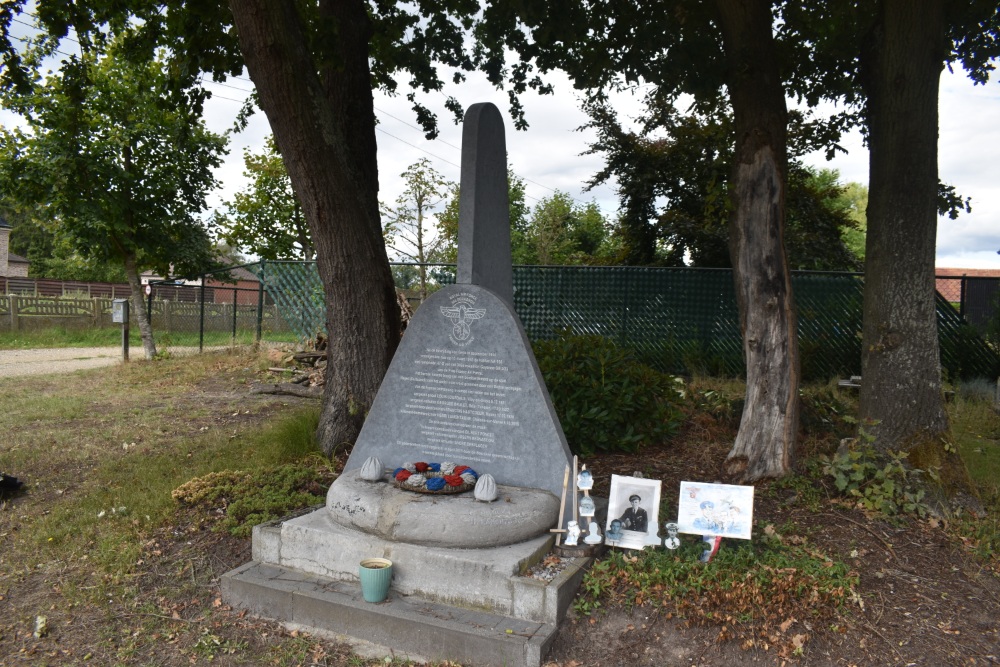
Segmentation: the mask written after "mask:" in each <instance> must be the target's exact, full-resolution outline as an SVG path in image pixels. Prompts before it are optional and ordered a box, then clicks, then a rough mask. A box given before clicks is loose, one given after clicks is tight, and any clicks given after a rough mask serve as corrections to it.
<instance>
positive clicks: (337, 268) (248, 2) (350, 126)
mask: <svg viewBox="0 0 1000 667" xmlns="http://www.w3.org/2000/svg"><path fill="white" fill-rule="evenodd" d="M296 6H297V3H291V2H272V1H270V0H229V7H230V9H231V11H232V13H233V18H234V23H235V25H236V29H237V32H238V34H239V41H240V48H241V50H242V51H243V56H244V59H245V62H246V66H247V70H248V71H249V73H250V77H251V78H252V79H253V81H254V83H255V85H256V86H257V92H258V95H259V97H260V104H261V107H262V108H263V109H264V112H265V113H266V114H267V118H268V121H269V122H270V125H271V130H272V131H273V132H274V137H275V141H276V143H277V146H278V149H279V150H280V152H281V155H282V157H283V158H284V160H285V165H286V167H287V169H288V175H289V177H290V179H291V182H292V187H293V188H294V190H295V192H296V194H297V195H298V198H299V202H300V203H301V204H302V212H303V215H304V217H305V219H306V221H307V223H308V224H309V227H310V229H311V231H312V235H313V240H314V244H315V250H316V261H317V266H318V268H319V274H320V278H321V280H322V282H323V289H324V292H325V299H326V309H327V322H326V325H327V332H328V334H329V343H328V345H329V347H328V354H329V357H330V359H331V363H330V364H328V365H327V371H326V391H325V394H324V399H323V412H322V415H321V418H320V425H319V431H318V433H317V438H318V439H319V442H320V444H321V446H322V447H323V450H324V451H325V452H327V453H328V454H330V453H332V452H333V451H335V450H336V449H338V448H340V447H343V446H348V445H351V444H353V442H354V440H355V439H356V438H357V435H358V433H359V431H360V429H361V425H362V423H363V422H364V418H365V415H366V414H367V412H368V409H369V407H370V406H371V403H372V401H373V400H374V398H375V394H376V392H377V391H378V387H379V384H380V383H381V381H382V377H383V376H384V374H385V371H386V369H387V368H388V365H389V361H390V360H391V359H392V355H393V352H394V351H395V349H396V345H397V343H398V340H399V309H398V307H397V305H396V295H395V291H394V289H393V281H392V274H391V272H390V270H389V260H388V256H387V255H386V251H385V246H384V244H383V240H382V229H381V224H380V220H379V206H378V169H377V163H376V142H375V113H374V108H373V100H372V90H371V86H372V84H371V76H370V71H369V65H368V52H369V39H370V37H371V35H372V26H371V23H370V20H369V17H368V13H367V6H366V4H365V2H364V1H363V0H336V1H332V0H320V2H319V4H318V8H317V11H318V13H319V19H318V20H317V21H316V22H315V24H316V25H317V26H323V27H321V28H317V30H320V31H321V32H320V34H310V33H309V30H308V29H307V27H306V24H305V22H304V21H303V19H302V17H301V16H300V15H299V14H298V11H297V9H296ZM310 45H315V48H316V50H317V53H316V54H314V53H312V52H310V50H309V49H310Z"/></svg>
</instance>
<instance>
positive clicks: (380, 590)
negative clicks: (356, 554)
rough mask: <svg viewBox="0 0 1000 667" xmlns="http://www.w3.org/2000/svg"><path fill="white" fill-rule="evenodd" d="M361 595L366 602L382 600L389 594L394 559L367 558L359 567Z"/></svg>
mask: <svg viewBox="0 0 1000 667" xmlns="http://www.w3.org/2000/svg"><path fill="white" fill-rule="evenodd" d="M358 574H359V576H360V578H361V595H363V596H364V598H365V602H382V601H383V600H385V598H386V596H387V595H389V583H390V582H391V581H392V561H391V560H389V559H387V558H366V559H365V560H363V561H361V567H360V568H358Z"/></svg>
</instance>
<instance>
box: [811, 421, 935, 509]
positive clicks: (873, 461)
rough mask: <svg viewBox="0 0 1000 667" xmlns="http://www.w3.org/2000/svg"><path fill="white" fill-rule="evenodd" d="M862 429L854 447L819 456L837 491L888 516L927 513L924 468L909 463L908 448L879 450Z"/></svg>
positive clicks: (823, 468)
mask: <svg viewBox="0 0 1000 667" xmlns="http://www.w3.org/2000/svg"><path fill="white" fill-rule="evenodd" d="M861 433H862V439H861V441H860V443H859V442H858V441H855V444H854V446H853V447H850V448H848V449H847V450H846V451H841V452H838V453H837V454H835V455H834V456H832V457H830V456H822V457H820V461H821V464H822V472H823V474H824V475H826V476H828V477H830V478H832V480H833V485H834V487H835V488H836V489H837V491H838V492H839V493H841V494H842V495H844V496H847V497H848V498H850V499H851V500H853V501H854V502H856V504H857V505H858V507H861V508H863V509H866V510H869V511H872V512H878V513H880V514H883V515H885V516H895V515H898V514H915V515H918V516H921V517H923V516H926V514H927V511H928V507H927V505H925V504H924V502H923V499H924V495H925V491H924V490H923V489H922V488H921V481H922V480H921V477H922V474H923V471H921V470H919V469H917V468H913V467H910V466H909V465H907V462H906V456H907V454H906V452H888V453H886V454H884V455H883V454H881V453H879V452H877V451H876V450H875V448H874V447H872V446H871V443H870V442H868V440H869V439H870V437H869V436H865V434H864V431H863V429H862V430H861Z"/></svg>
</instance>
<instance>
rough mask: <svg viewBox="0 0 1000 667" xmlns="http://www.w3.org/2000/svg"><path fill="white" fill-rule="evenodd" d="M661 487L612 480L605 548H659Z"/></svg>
mask: <svg viewBox="0 0 1000 667" xmlns="http://www.w3.org/2000/svg"><path fill="white" fill-rule="evenodd" d="M660 485H661V482H660V480H658V479H643V478H641V477H626V476H624V475H612V476H611V497H610V498H608V523H607V525H606V526H605V527H604V542H605V543H606V544H609V545H611V546H615V547H624V548H626V549H642V548H643V547H647V546H658V545H659V544H660V538H659V536H658V535H657V533H658V532H659V519H660Z"/></svg>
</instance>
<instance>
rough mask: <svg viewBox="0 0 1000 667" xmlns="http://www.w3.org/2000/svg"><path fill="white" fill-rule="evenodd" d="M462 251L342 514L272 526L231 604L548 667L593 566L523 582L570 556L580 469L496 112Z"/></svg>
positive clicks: (475, 166) (474, 154) (394, 642)
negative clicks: (517, 308)
mask: <svg viewBox="0 0 1000 667" xmlns="http://www.w3.org/2000/svg"><path fill="white" fill-rule="evenodd" d="M458 239H459V249H458V275H457V283H456V284H455V285H450V286H446V287H444V288H442V289H440V290H439V291H437V292H435V293H434V294H433V295H431V296H430V298H428V299H427V300H426V301H425V302H424V303H423V304H422V305H421V307H420V308H419V309H418V310H417V312H416V313H415V315H414V317H413V319H412V320H411V321H410V324H409V326H408V328H407V330H406V334H405V336H404V337H403V339H402V341H401V343H400V346H399V349H398V350H397V352H396V355H395V357H394V358H393V360H392V363H391V364H390V366H389V370H388V371H387V373H386V376H385V378H384V379H383V382H382V385H381V387H380V389H379V392H378V395H377V397H376V398H375V401H374V403H373V404H372V407H371V410H370V412H369V414H368V416H367V418H366V420H365V424H364V427H363V428H362V431H361V434H360V435H359V437H358V441H357V443H356V444H355V446H354V449H353V451H352V453H351V456H350V458H349V459H348V461H347V464H346V465H345V469H344V472H343V473H342V474H341V475H340V477H339V478H338V479H337V480H336V481H335V482H334V483H333V484H332V485H331V487H330V490H329V492H328V494H327V502H326V506H325V507H324V508H322V509H320V510H317V511H314V512H311V513H309V514H305V515H303V516H299V517H295V518H291V519H288V520H284V521H280V522H275V523H272V524H265V525H263V526H258V527H257V528H255V530H254V536H253V561H252V562H251V563H249V564H247V565H244V566H243V567H241V568H239V569H237V570H234V571H233V572H230V573H228V574H227V575H225V576H224V578H223V592H224V594H225V596H226V598H227V600H229V601H230V602H231V603H232V604H234V605H236V606H240V607H243V608H249V609H250V610H251V611H254V612H255V613H258V614H260V615H262V616H267V617H270V618H275V619H278V620H281V621H284V622H287V623H292V624H296V625H300V626H305V627H313V628H320V629H324V630H328V631H332V632H335V633H338V634H342V635H346V636H348V637H355V638H360V639H364V640H367V641H370V642H374V643H376V644H379V645H383V646H387V647H389V648H392V649H393V650H394V651H395V652H396V653H397V654H398V653H400V652H403V653H410V654H411V655H417V656H420V657H426V658H429V659H453V660H460V661H462V662H463V663H466V664H472V665H476V664H482V665H491V664H510V665H518V664H519V665H528V666H536V665H539V664H541V659H542V656H543V654H544V652H545V649H546V647H547V645H548V643H549V642H550V641H551V639H552V637H553V635H554V633H555V629H556V626H557V625H558V622H559V619H560V618H561V617H562V615H563V614H564V613H565V610H566V608H567V607H568V605H569V602H570V600H571V599H572V596H573V594H574V593H575V590H576V587H577V586H578V585H579V581H580V579H582V574H583V568H584V566H585V565H586V562H585V560H584V559H577V560H579V561H581V562H578V563H574V564H571V565H570V567H568V568H567V569H566V570H565V571H564V572H563V574H562V575H560V576H559V577H557V578H556V580H555V581H553V582H544V581H540V580H536V579H533V578H530V577H525V576H521V575H523V573H524V572H525V571H526V570H527V569H528V568H529V567H530V566H531V565H532V564H534V563H535V562H538V561H539V560H541V558H542V557H544V556H545V554H546V553H548V551H549V549H550V548H551V546H552V541H553V537H552V535H551V534H550V532H549V530H550V529H551V528H552V527H554V526H555V525H556V524H557V523H558V521H559V518H558V517H559V515H560V510H561V509H562V510H563V511H565V509H566V508H565V507H563V508H561V507H560V498H561V497H562V496H563V483H564V479H565V476H566V474H567V473H566V471H567V469H568V466H569V465H570V462H571V461H572V455H571V454H570V451H569V448H568V446H567V444H566V439H565V436H564V435H563V432H562V428H561V427H560V425H559V421H558V419H557V417H556V415H555V412H554V410H553V408H552V403H551V400H550V399H549V395H548V392H547V391H546V389H545V386H544V383H543V381H542V376H541V373H540V372H539V370H538V366H537V364H536V362H535V358H534V355H533V354H532V351H531V346H530V344H529V342H528V339H527V337H526V336H525V334H524V330H523V327H522V326H521V323H520V320H519V319H518V317H517V314H516V313H515V312H514V310H513V283H512V267H511V252H510V222H509V208H508V201H507V164H506V144H505V141H504V128H503V121H502V118H501V115H500V112H499V111H498V110H497V109H496V107H494V106H493V105H491V104H476V105H473V106H472V107H470V109H469V110H468V112H467V114H466V117H465V124H464V127H463V134H462V182H461V194H460V200H459V235H458ZM382 465H384V466H385V468H386V469H385V470H384V473H383V475H382V478H381V479H379V471H378V468H379V467H380V466H382ZM481 475H488V476H489V477H490V478H492V480H490V483H489V486H490V487H493V485H494V484H495V489H493V488H491V489H490V491H491V493H490V494H489V496H486V498H487V502H483V501H482V500H483V498H484V496H483V493H482V491H483V489H480V492H481V493H480V494H479V495H480V500H477V499H476V497H475V495H474V493H473V491H472V488H473V487H474V486H475V485H476V480H477V478H478V477H479V476H481ZM449 492H450V493H449ZM489 497H495V500H493V501H492V502H490V501H488V499H489ZM563 502H567V501H563ZM568 502H572V500H571V499H570V500H569V501H568ZM372 557H378V558H385V559H390V560H391V561H392V563H393V581H392V585H391V589H390V593H389V598H388V600H387V601H386V602H384V603H380V604H379V605H373V604H366V603H364V602H363V601H361V602H359V600H360V599H361V598H360V590H359V589H358V587H357V584H356V582H357V578H358V564H359V563H360V561H362V560H364V559H367V558H372ZM385 624H388V625H387V626H386V625H385Z"/></svg>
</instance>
